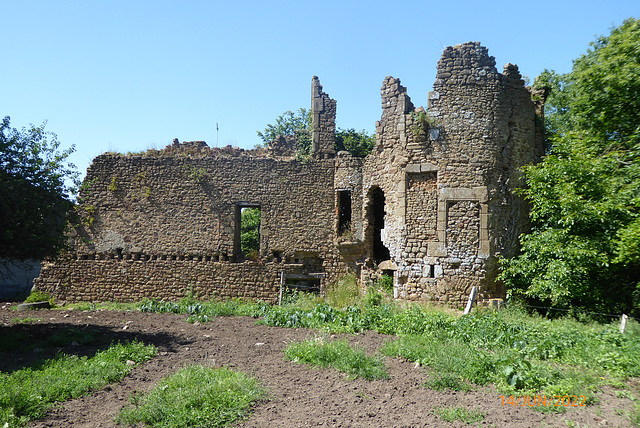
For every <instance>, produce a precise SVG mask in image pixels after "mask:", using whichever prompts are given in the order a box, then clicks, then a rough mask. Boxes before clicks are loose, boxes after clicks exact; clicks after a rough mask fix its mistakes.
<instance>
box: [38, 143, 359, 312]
mask: <svg viewBox="0 0 640 428" xmlns="http://www.w3.org/2000/svg"><path fill="white" fill-rule="evenodd" d="M333 182H334V163H333V160H330V159H329V160H321V159H318V160H315V161H313V162H308V163H301V162H297V161H295V160H276V159H268V158H257V157H252V156H246V155H243V154H242V153H240V154H238V153H236V155H230V154H221V153H219V152H217V151H214V150H213V149H212V150H211V151H209V150H208V149H205V150H204V151H202V150H201V151H198V152H192V151H185V152H180V151H179V150H178V151H177V152H175V153H172V155H171V156H157V155H155V156H142V155H140V156H122V155H112V154H105V155H101V156H99V157H97V158H96V159H95V160H94V162H93V163H92V165H91V167H90V168H89V170H88V172H87V177H86V179H85V186H84V187H85V190H84V191H83V192H82V194H81V201H82V203H81V205H80V209H79V211H80V214H81V217H82V219H83V222H82V224H81V225H79V226H78V228H77V229H76V230H75V231H74V232H73V233H72V234H73V235H74V236H75V246H76V253H75V254H72V255H71V256H70V258H69V259H68V260H67V261H65V262H60V263H56V264H55V265H50V266H49V267H47V268H44V269H43V272H42V274H41V275H40V279H39V282H38V287H39V288H44V289H47V290H51V289H55V290H56V293H57V294H58V295H59V296H63V295H64V296H66V298H69V299H72V300H74V299H78V298H81V299H94V298H98V299H101V298H103V297H105V296H117V298H119V299H135V297H136V296H139V295H142V294H144V292H140V291H139V289H138V288H139V287H140V288H142V289H145V290H147V291H149V292H151V291H153V293H151V294H148V295H147V296H149V295H153V296H157V297H166V298H175V297H183V296H184V290H187V289H188V288H189V287H191V286H196V285H197V284H207V286H208V287H209V288H210V292H209V293H208V294H211V293H213V292H214V291H215V290H218V291H219V293H220V297H229V296H240V297H244V298H252V297H256V298H263V299H264V298H266V297H267V295H268V296H269V298H273V296H274V295H277V293H276V294H273V290H274V288H273V287H275V285H278V286H279V283H280V279H279V276H278V272H279V271H284V272H288V273H310V272H313V273H325V275H326V276H327V281H330V280H335V279H336V278H337V276H338V275H339V274H340V272H346V271H347V270H348V268H347V266H344V265H343V264H341V263H340V261H339V259H338V257H339V256H338V253H337V251H336V250H335V248H334V246H333V240H334V237H335V208H334V206H335V194H334V190H333ZM242 207H260V211H261V225H260V251H259V257H258V260H257V261H256V262H250V261H244V255H243V254H242V253H241V252H240V250H239V233H237V231H238V226H239V223H237V219H238V217H239V215H240V212H241V208H242ZM125 265H126V266H125ZM123 270H126V271H127V272H128V273H127V274H126V275H125V274H123V273H122V271H123ZM64 277H66V278H68V279H70V278H71V280H66V281H65V280H63V279H62V278H64ZM167 278H168V279H167ZM242 278H245V279H244V280H243V279H242ZM251 278H256V280H255V282H254V283H253V284H254V285H251V284H252V282H251ZM258 279H259V280H258ZM167 281H168V282H167ZM64 284H69V285H68V286H67V288H64V291H62V290H63V289H62V288H60V287H61V286H62V285H64ZM145 284H148V285H145ZM258 284H261V285H260V286H259V285H258ZM56 287H57V288H56ZM260 287H262V288H263V291H260ZM232 289H237V290H238V291H230V290H232ZM89 290H93V291H91V292H90V291H89ZM264 290H266V291H264ZM141 293H142V294H141ZM202 293H204V291H202ZM265 293H266V294H265ZM205 294H207V293H205ZM96 296H97V297H96Z"/></svg>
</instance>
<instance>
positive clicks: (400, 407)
mask: <svg viewBox="0 0 640 428" xmlns="http://www.w3.org/2000/svg"><path fill="white" fill-rule="evenodd" d="M7 308H8V305H7V304H5V305H1V304H0V322H1V327H0V340H2V336H3V335H4V334H6V332H8V331H9V330H11V329H15V330H18V331H24V332H26V333H27V334H29V335H30V336H31V337H33V340H34V341H37V340H38V339H40V338H44V337H48V336H50V335H52V334H54V333H55V331H56V330H59V329H62V328H65V327H69V326H74V327H76V328H82V329H86V330H87V331H91V332H93V333H94V334H96V333H97V337H99V340H98V341H97V342H94V343H92V344H90V345H77V344H74V345H75V346H66V347H64V348H57V349H35V352H34V350H30V351H28V352H12V351H8V352H0V371H2V372H5V373H6V372H11V371H12V370H16V369H19V368H21V367H24V366H27V365H29V364H30V363H32V362H34V361H35V360H37V359H40V358H47V357H50V356H52V355H54V354H55V353H56V352H58V351H59V350H60V349H61V350H62V351H63V352H65V353H74V354H79V355H91V354H93V353H94V352H95V351H96V350H98V349H101V348H106V347H107V346H108V345H109V344H110V343H111V342H112V341H118V340H120V341H125V340H132V339H138V340H141V341H144V342H145V343H151V344H154V345H155V346H156V347H157V348H158V356H157V357H156V358H154V359H152V360H150V361H148V362H147V363H145V364H142V365H140V366H137V367H135V368H134V369H133V371H132V373H131V375H130V376H128V377H126V378H125V379H123V380H122V381H121V382H120V383H118V384H113V385H110V386H108V387H106V388H105V389H103V390H100V391H95V392H94V393H93V394H92V395H90V396H86V397H83V398H80V399H76V400H71V401H68V402H65V403H64V404H63V405H62V406H59V407H57V408H55V409H54V410H52V411H51V412H50V413H49V414H48V416H47V417H46V419H43V420H40V421H36V422H34V423H32V424H31V426H33V427H71V426H72V427H92V428H93V427H113V426H115V423H114V422H113V418H114V416H115V415H116V414H117V413H118V411H119V410H120V409H121V408H122V407H123V406H125V405H127V404H128V402H129V397H130V396H131V395H132V394H133V393H134V392H145V391H148V390H150V389H151V388H153V387H154V385H155V384H156V383H157V382H158V380H159V379H160V378H162V377H164V376H167V375H170V374H172V373H174V372H175V371H176V370H177V369H179V368H180V367H183V366H185V365H190V364H202V365H207V366H212V367H221V366H225V367H228V368H233V369H235V370H238V371H242V372H245V373H247V374H250V375H252V376H254V377H256V378H258V379H259V380H260V382H261V383H262V385H263V386H264V387H265V388H266V390H267V391H268V398H267V399H265V400H262V401H260V402H259V403H257V405H256V406H255V407H254V409H253V412H252V414H251V415H250V416H249V417H248V418H247V419H246V420H245V421H243V422H242V423H240V424H238V426H239V427H284V428H288V427H312V426H314V427H315V426H321V427H432V426H438V427H460V426H468V425H467V424H465V423H464V422H461V421H455V422H445V421H444V420H442V419H441V418H440V417H439V416H438V415H437V414H436V413H435V412H434V408H441V407H459V406H462V407H465V408H467V409H478V410H479V411H481V412H483V413H484V414H485V415H486V416H485V419H484V420H483V421H482V422H478V423H476V424H474V425H475V426H489V427H556V426H557V427H567V426H576V427H577V426H579V427H602V426H613V427H622V426H629V425H630V422H629V419H628V417H626V416H625V412H629V411H631V409H632V408H633V406H634V403H633V402H631V401H630V400H629V399H626V398H617V397H616V394H615V393H614V391H612V390H605V391H603V392H602V394H601V395H600V400H599V403H598V404H596V405H592V406H588V407H580V408H570V409H567V410H566V412H564V413H560V414H558V413H555V414H547V413H542V412H540V411H536V410H534V409H532V408H527V407H513V406H508V405H502V399H501V396H500V393H499V392H498V391H496V390H495V389H494V388H492V387H478V388H476V389H475V390H473V391H471V392H455V391H444V392H440V391H433V390H430V389H427V388H425V387H424V386H423V385H424V383H425V381H427V380H428V379H429V371H428V369H426V368H423V367H415V366H414V364H412V363H410V362H408V361H405V360H402V359H397V358H386V360H385V361H386V365H387V367H388V369H389V373H390V376H391V378H390V379H388V380H378V381H365V380H360V379H357V380H349V379H348V378H347V376H346V375H344V374H342V373H340V372H338V371H335V370H333V369H316V368H313V367H310V366H306V365H302V364H296V363H294V362H290V361H287V360H285V358H284V353H283V350H284V348H285V346H286V345H287V344H288V343H290V342H293V341H300V340H304V339H307V338H312V337H315V336H317V335H318V333H317V332H315V331H312V330H305V329H295V330H294V329H283V328H276V327H268V326H264V325H256V320H255V319H253V318H247V317H229V318H217V319H215V320H214V321H213V322H210V323H207V324H195V325H194V324H190V323H187V322H186V321H185V316H182V315H173V314H149V313H142V312H118V311H84V312H80V311H69V310H40V311H37V312H36V311H26V312H16V311H10V310H7ZM19 318H35V319H37V320H38V321H34V322H29V323H17V322H16V319H19ZM346 337H347V338H348V340H349V341H350V342H352V343H353V344H358V345H360V346H363V347H364V348H365V349H366V350H367V351H368V352H369V353H371V354H374V353H375V352H376V351H377V350H378V349H379V348H380V347H381V345H382V344H383V343H384V342H385V341H388V340H393V337H391V336H384V335H380V334H377V333H373V332H367V333H364V334H359V335H352V336H346ZM635 392H637V388H636V391H635Z"/></svg>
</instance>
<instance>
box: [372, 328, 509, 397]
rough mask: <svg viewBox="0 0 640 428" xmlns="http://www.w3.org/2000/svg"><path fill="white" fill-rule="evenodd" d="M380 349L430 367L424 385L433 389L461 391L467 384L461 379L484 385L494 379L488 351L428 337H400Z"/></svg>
mask: <svg viewBox="0 0 640 428" xmlns="http://www.w3.org/2000/svg"><path fill="white" fill-rule="evenodd" d="M382 352H383V353H384V354H385V355H388V356H392V357H393V356H398V357H402V358H406V359H407V360H409V361H413V362H417V363H419V364H420V365H423V366H427V367H430V368H431V369H432V370H433V371H434V373H435V374H434V380H432V381H430V382H429V384H430V385H428V386H430V387H431V386H433V387H434V388H435V389H444V388H451V389H455V390H465V389H466V388H468V385H466V384H465V382H463V381H462V380H466V381H468V382H471V383H474V384H476V385H485V384H487V383H489V382H491V381H493V380H494V379H495V374H496V371H497V367H496V360H495V357H494V356H493V355H492V354H490V353H488V352H485V351H481V350H478V349H473V348H471V347H469V346H467V345H465V344H461V343H457V342H453V341H444V340H438V339H436V338H433V337H429V336H405V337H402V338H400V339H398V340H396V341H395V342H388V343H385V345H384V347H383V350H382Z"/></svg>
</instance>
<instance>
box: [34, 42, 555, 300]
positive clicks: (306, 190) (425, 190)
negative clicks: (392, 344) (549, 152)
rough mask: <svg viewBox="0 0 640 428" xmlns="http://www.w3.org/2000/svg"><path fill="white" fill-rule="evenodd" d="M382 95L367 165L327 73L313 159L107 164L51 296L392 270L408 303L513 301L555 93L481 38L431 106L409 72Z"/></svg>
mask: <svg viewBox="0 0 640 428" xmlns="http://www.w3.org/2000/svg"><path fill="white" fill-rule="evenodd" d="M532 95H535V96H532ZM381 96H382V117H381V118H380V120H379V121H377V122H376V143H375V147H374V149H373V152H372V153H371V154H370V155H368V156H367V157H365V158H357V157H352V156H351V155H350V154H349V153H348V152H339V153H335V148H334V147H335V146H334V142H335V117H336V101H335V100H332V99H331V98H329V96H328V95H327V94H326V93H325V92H323V89H322V86H321V85H320V82H319V80H318V78H317V77H314V78H313V80H312V114H313V129H312V132H311V134H312V135H311V138H312V150H313V154H312V157H311V159H310V160H308V161H299V160H296V159H295V156H293V153H294V152H295V150H293V148H294V147H295V142H292V141H291V140H290V139H289V140H287V139H286V138H282V139H279V140H278V141H275V142H273V143H272V144H271V145H270V147H269V148H268V149H262V150H254V151H245V150H241V149H234V148H231V147H227V148H220V149H218V148H214V149H210V148H208V146H207V145H206V144H205V143H203V142H189V143H179V142H178V141H177V140H174V143H173V145H170V146H168V147H167V149H165V150H160V151H151V152H150V153H146V154H141V155H119V154H103V155H100V156H98V157H97V158H95V159H94V161H93V163H92V165H91V166H90V167H89V169H88V171H87V176H86V179H85V181H84V186H83V187H84V190H83V191H82V192H81V195H80V203H79V206H78V212H79V214H80V215H79V217H80V218H81V219H82V221H81V222H79V223H78V225H77V226H76V227H75V228H74V229H72V230H71V231H70V233H69V235H70V238H71V239H72V240H73V243H74V248H75V250H74V252H71V253H69V254H67V255H65V256H63V257H60V258H59V259H57V260H55V261H50V262H46V263H44V264H43V267H42V271H41V274H40V276H39V278H38V279H37V280H36V288H37V289H40V290H43V291H47V292H49V293H51V294H52V295H54V296H55V297H56V298H58V299H60V300H63V301H120V302H124V301H136V300H141V299H143V298H157V299H169V300H176V299H180V298H182V297H184V296H185V295H186V294H187V293H192V294H193V295H195V296H197V297H199V298H217V299H223V298H236V297H237V298H241V299H262V300H265V301H269V302H277V300H278V296H279V292H280V288H281V284H286V283H287V282H297V283H298V285H300V284H302V285H307V286H310V287H319V288H323V287H325V286H326V285H327V284H330V283H332V282H334V281H337V280H338V278H339V277H341V276H342V275H345V274H347V273H354V274H355V275H357V277H359V278H360V279H361V280H362V284H366V283H367V282H368V281H372V280H374V279H375V278H376V277H377V276H378V275H380V274H381V273H387V274H392V275H393V283H394V296H395V297H397V298H399V299H406V300H422V301H430V302H435V303H447V304H450V305H454V306H459V305H461V304H463V303H464V302H465V301H466V299H467V296H468V295H469V292H470V290H471V288H472V287H473V286H478V287H479V297H480V299H484V300H486V299H489V298H495V297H503V296H504V293H505V290H504V288H503V287H502V285H501V284H500V283H499V282H497V281H496V276H497V274H498V264H497V261H498V257H499V256H505V257H509V256H511V255H513V254H514V253H515V252H516V251H517V245H518V236H519V235H520V233H522V232H523V231H525V230H526V228H527V226H528V223H527V218H528V217H527V206H526V204H525V202H524V201H523V200H522V199H521V198H520V197H518V196H516V195H514V193H513V190H514V189H515V188H516V187H518V186H519V185H522V179H521V174H520V172H519V168H520V167H521V166H523V165H526V164H528V163H531V162H535V161H536V160H537V159H538V158H539V157H540V156H541V155H542V154H543V134H542V129H541V127H540V125H539V124H540V123H541V121H540V120H541V116H542V103H543V99H542V97H540V96H539V95H538V94H532V90H531V89H530V88H528V87H525V84H524V81H523V80H522V78H521V76H520V74H519V72H518V68H517V67H516V66H515V65H512V64H507V65H506V66H505V68H504V72H503V73H499V72H498V71H497V70H496V67H495V60H494V58H493V57H491V56H489V54H488V51H487V49H486V48H484V47H483V46H481V45H480V44H479V43H477V42H475V43H465V44H462V45H457V46H454V47H448V48H447V49H445V50H444V52H443V54H442V58H441V59H440V61H439V63H438V68H437V76H436V81H435V84H434V87H433V91H432V92H429V93H428V97H427V98H428V100H427V108H426V109H425V108H423V107H417V108H416V107H415V106H414V104H413V103H412V101H411V99H410V98H409V95H408V94H407V90H406V88H405V87H403V86H402V85H401V83H400V80H399V79H397V78H393V77H387V78H385V79H384V82H383V84H382V90H381ZM534 100H535V101H534ZM254 207H255V208H259V209H260V214H261V218H260V228H259V235H260V245H259V251H258V255H257V257H255V258H254V259H248V258H247V257H246V255H244V254H243V253H242V250H241V245H240V226H241V220H240V218H241V212H242V209H243V208H254Z"/></svg>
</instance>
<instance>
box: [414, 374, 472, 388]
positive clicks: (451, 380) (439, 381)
mask: <svg viewBox="0 0 640 428" xmlns="http://www.w3.org/2000/svg"><path fill="white" fill-rule="evenodd" d="M424 385H425V386H426V387H427V388H429V389H433V390H435V391H443V390H451V391H464V392H469V391H471V387H470V386H469V384H468V383H467V382H465V381H464V379H463V378H461V377H459V376H455V375H452V374H448V373H438V374H436V375H434V377H433V378H432V379H429V380H428V381H427V382H425V384H424Z"/></svg>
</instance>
